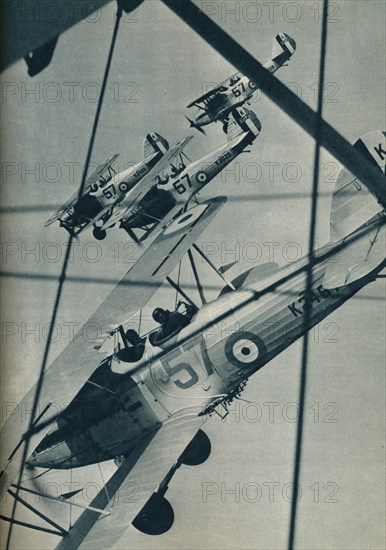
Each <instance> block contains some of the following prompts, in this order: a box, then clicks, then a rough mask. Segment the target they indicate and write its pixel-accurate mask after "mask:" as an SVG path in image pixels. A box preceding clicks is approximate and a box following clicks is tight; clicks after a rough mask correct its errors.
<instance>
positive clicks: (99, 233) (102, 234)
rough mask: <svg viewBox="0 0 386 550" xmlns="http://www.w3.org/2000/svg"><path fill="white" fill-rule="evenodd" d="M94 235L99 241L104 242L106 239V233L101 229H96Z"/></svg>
mask: <svg viewBox="0 0 386 550" xmlns="http://www.w3.org/2000/svg"><path fill="white" fill-rule="evenodd" d="M92 234H93V235H94V237H95V239H97V240H98V241H103V239H104V238H106V231H105V230H104V229H101V228H100V227H94V229H93V232H92Z"/></svg>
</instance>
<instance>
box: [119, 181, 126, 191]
mask: <svg viewBox="0 0 386 550" xmlns="http://www.w3.org/2000/svg"><path fill="white" fill-rule="evenodd" d="M118 188H119V190H120V191H121V192H122V193H126V191H128V189H129V186H128V185H127V183H126V182H125V181H121V183H120V184H119V185H118Z"/></svg>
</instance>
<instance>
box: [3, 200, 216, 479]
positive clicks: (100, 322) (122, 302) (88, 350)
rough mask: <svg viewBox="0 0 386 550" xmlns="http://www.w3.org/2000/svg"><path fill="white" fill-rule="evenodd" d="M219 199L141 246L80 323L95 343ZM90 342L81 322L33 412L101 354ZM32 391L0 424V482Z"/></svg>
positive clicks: (80, 380)
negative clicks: (92, 331) (95, 335)
mask: <svg viewBox="0 0 386 550" xmlns="http://www.w3.org/2000/svg"><path fill="white" fill-rule="evenodd" d="M225 202H226V198H225V197H217V198H216V199H213V200H212V201H209V202H207V203H202V204H201V205H199V206H197V207H196V208H195V209H192V210H191V211H190V214H189V217H187V216H185V218H183V219H182V220H179V221H178V222H176V223H174V224H171V225H170V226H169V227H167V228H166V229H165V230H164V231H163V232H162V233H161V234H160V235H159V236H158V237H157V238H156V239H155V240H154V241H153V243H152V245H151V247H150V248H148V249H147V250H145V252H144V253H143V254H142V256H141V257H140V258H139V260H138V261H137V262H136V264H135V265H134V266H133V267H132V268H131V269H130V270H129V271H128V272H127V274H126V275H125V277H123V279H122V280H121V281H120V282H119V283H118V284H117V286H116V287H115V288H114V289H113V290H112V291H111V292H110V294H109V295H108V296H107V298H106V299H105V300H104V301H103V303H102V304H101V305H100V306H99V307H98V309H97V310H96V312H95V313H94V314H93V315H92V316H91V317H90V319H89V320H88V321H87V323H86V325H89V326H90V325H91V326H94V327H95V326H96V327H98V329H99V330H100V331H101V336H100V339H99V343H100V344H101V343H102V342H103V341H104V340H105V339H106V338H107V337H108V336H109V334H110V332H111V329H112V328H115V327H116V326H117V325H118V324H122V323H124V322H125V321H126V320H127V319H129V318H130V317H131V316H132V315H133V314H134V313H136V312H137V311H139V310H140V309H141V308H143V307H144V306H145V305H146V303H147V302H148V301H149V300H150V298H151V297H152V296H153V294H154V293H155V292H156V290H157V289H158V288H159V287H160V286H161V285H162V283H163V282H164V281H165V279H166V277H167V276H168V275H169V273H170V272H171V271H172V270H173V269H174V267H176V266H177V264H178V262H179V261H180V260H181V259H182V258H183V256H184V255H185V254H186V252H187V250H188V249H189V248H190V247H191V246H192V244H193V243H194V242H195V241H196V240H197V239H198V237H199V236H200V235H201V233H202V232H203V231H204V229H205V228H206V227H207V226H208V225H209V223H210V222H211V220H212V219H213V217H214V216H215V215H216V214H217V213H218V211H219V209H220V208H221V207H222V206H223V205H224V204H225ZM194 211H196V214H195V213H194ZM197 211H198V212H197ZM95 344H96V342H95V341H94V342H90V339H87V340H86V339H85V338H84V332H83V327H82V329H80V330H79V331H78V333H77V334H76V336H75V338H74V339H73V341H72V342H70V344H69V345H68V346H67V347H66V348H65V349H64V350H63V351H62V353H61V354H60V355H59V356H58V357H57V358H56V359H55V360H54V361H53V363H52V364H51V365H50V366H49V367H48V369H47V371H46V373H45V376H44V383H43V387H42V390H41V393H40V398H39V403H38V407H37V410H38V411H39V412H42V411H43V410H44V409H45V408H46V406H47V405H49V404H51V405H50V407H49V409H48V411H47V414H46V416H47V417H48V418H52V417H53V416H55V414H57V413H58V412H59V411H60V410H61V409H62V408H63V404H64V403H68V402H70V401H71V400H72V398H73V397H74V396H75V394H76V393H77V392H78V390H79V388H81V387H82V386H83V384H84V383H85V382H86V381H87V380H88V378H89V377H90V375H91V374H92V372H93V371H94V370H95V369H96V367H97V366H98V365H99V363H100V362H101V361H102V359H103V357H104V356H103V355H102V354H101V353H99V348H100V345H98V346H96V345H95ZM34 395H35V386H34V387H33V388H32V389H31V390H30V391H29V392H28V393H27V395H26V396H25V397H24V398H23V399H22V401H21V402H20V403H19V404H18V405H17V406H16V407H15V409H14V411H13V413H12V414H11V415H10V416H9V418H8V420H7V422H6V423H5V425H4V427H3V429H2V432H1V442H2V453H1V464H0V471H3V470H7V472H6V473H4V475H3V476H2V477H1V483H2V488H4V485H5V484H6V482H7V479H13V478H14V477H15V475H16V474H17V472H18V471H19V470H20V468H21V466H22V465H21V458H22V447H20V448H18V445H19V443H20V440H21V437H22V435H23V433H24V432H25V430H26V428H27V426H26V425H25V422H23V420H22V418H21V415H20V414H19V411H20V410H21V409H20V408H22V409H23V410H28V411H29V410H31V408H32V403H33V400H34ZM43 435H44V434H38V436H39V438H38V439H36V438H34V439H33V442H32V443H31V444H30V450H31V449H32V448H33V447H34V446H36V445H37V443H38V442H39V440H40V439H41V438H42V437H43Z"/></svg>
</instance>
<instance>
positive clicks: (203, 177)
mask: <svg viewBox="0 0 386 550" xmlns="http://www.w3.org/2000/svg"><path fill="white" fill-rule="evenodd" d="M196 180H197V181H198V182H199V183H205V182H206V181H208V174H206V172H197V174H196Z"/></svg>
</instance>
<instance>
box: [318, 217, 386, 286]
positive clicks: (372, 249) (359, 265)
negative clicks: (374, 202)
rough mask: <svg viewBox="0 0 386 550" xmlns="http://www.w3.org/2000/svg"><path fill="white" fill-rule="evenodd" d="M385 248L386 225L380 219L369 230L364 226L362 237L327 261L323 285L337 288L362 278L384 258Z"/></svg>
mask: <svg viewBox="0 0 386 550" xmlns="http://www.w3.org/2000/svg"><path fill="white" fill-rule="evenodd" d="M381 224H382V225H381ZM385 250H386V226H385V225H384V224H383V223H382V220H381V219H380V220H379V221H377V223H376V224H374V228H373V229H371V230H370V231H369V230H368V228H367V227H365V228H364V229H363V235H362V237H360V238H359V239H356V240H354V241H353V242H351V243H349V244H347V245H346V246H345V247H344V248H343V249H342V250H341V252H339V253H338V254H337V255H334V256H333V257H332V258H331V259H330V260H329V261H328V263H327V269H326V272H325V275H324V279H323V287H324V288H327V289H333V288H339V287H342V286H344V285H347V284H349V283H353V282H355V281H358V280H359V279H362V278H363V277H365V276H366V275H368V274H369V273H371V272H372V271H373V270H374V269H375V268H377V267H378V266H379V265H380V264H381V263H382V262H383V261H384V260H385Z"/></svg>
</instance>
